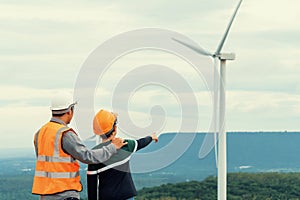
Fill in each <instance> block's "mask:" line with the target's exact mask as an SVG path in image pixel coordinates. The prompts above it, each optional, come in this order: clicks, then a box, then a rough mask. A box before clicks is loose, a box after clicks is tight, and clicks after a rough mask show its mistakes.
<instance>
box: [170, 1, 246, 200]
mask: <svg viewBox="0 0 300 200" xmlns="http://www.w3.org/2000/svg"><path fill="white" fill-rule="evenodd" d="M241 3H242V0H240V1H239V3H238V5H237V7H236V9H235V11H234V13H233V16H232V17H231V19H230V22H229V24H228V26H227V28H226V31H225V34H224V35H223V37H222V39H221V41H220V43H219V45H218V47H217V50H216V52H215V53H210V52H208V51H206V50H205V49H203V48H201V47H199V46H194V45H191V44H188V43H186V42H184V41H180V40H178V39H176V38H173V40H175V41H176V42H178V43H180V44H182V45H184V46H186V47H188V48H190V49H192V50H194V51H196V52H197V53H199V54H201V55H204V56H211V57H212V58H214V62H215V65H217V63H218V60H219V61H220V85H219V87H220V88H219V90H216V89H215V90H214V92H215V95H214V112H215V113H214V116H215V120H216V122H215V123H214V126H216V124H217V120H219V121H218V125H219V134H218V138H219V141H218V148H217V144H216V132H215V137H214V139H215V153H216V152H217V149H218V150H219V151H218V156H217V154H216V160H217V167H218V200H226V199H227V152H226V151H227V144H226V143H227V142H226V130H225V105H226V104H225V100H226V95H225V83H226V61H227V60H234V59H235V54H234V53H221V51H222V48H223V46H224V43H225V40H226V38H227V36H228V33H229V30H230V28H231V25H232V23H233V20H234V18H235V16H236V14H237V12H238V9H239V8H240V5H241ZM215 71H216V69H215ZM215 77H216V76H215ZM218 103H219V113H217V104H218ZM217 114H218V117H216V116H217ZM214 129H215V131H216V127H215V128H214ZM205 139H207V137H206V138H205ZM205 142H206V140H205V141H204V142H203V144H204V145H205ZM204 151H205V150H204ZM208 153H209V152H203V145H202V146H201V149H200V157H204V156H205V155H207V154H208Z"/></svg>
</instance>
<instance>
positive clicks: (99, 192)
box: [87, 110, 158, 200]
mask: <svg viewBox="0 0 300 200" xmlns="http://www.w3.org/2000/svg"><path fill="white" fill-rule="evenodd" d="M116 124H117V116H116V114H114V113H111V112H108V111H106V110H100V111H99V112H98V113H97V114H96V116H95V118H94V122H93V128H94V133H95V134H97V135H100V136H101V138H102V143H101V144H99V145H97V146H96V147H94V148H93V149H99V148H104V147H107V146H108V145H110V144H111V142H112V141H113V140H114V138H115V137H116V134H117V126H116ZM153 140H154V141H155V142H157V141H158V138H157V136H156V135H155V134H152V136H148V137H145V138H141V139H139V140H125V141H126V142H127V145H125V146H123V147H122V148H121V149H120V150H118V152H117V153H116V154H114V155H113V156H112V157H111V158H110V159H109V160H107V161H106V162H102V163H99V164H89V165H88V172H87V185H88V186H87V187H88V198H89V200H125V199H128V200H129V199H133V198H134V196H136V189H135V186H134V183H133V180H132V177H131V173H130V167H129V160H130V156H131V155H132V153H134V152H135V151H138V150H139V149H141V148H144V147H146V146H147V145H148V144H150V143H151V141H153Z"/></svg>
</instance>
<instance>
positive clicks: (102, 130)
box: [93, 110, 117, 135]
mask: <svg viewBox="0 0 300 200" xmlns="http://www.w3.org/2000/svg"><path fill="white" fill-rule="evenodd" d="M116 122H117V114H115V113H112V112H109V111H106V110H100V111H99V112H98V113H97V114H96V115H95V117H94V121H93V130H94V133H95V134H97V135H105V134H108V133H110V132H112V131H113V130H114V126H115V124H116Z"/></svg>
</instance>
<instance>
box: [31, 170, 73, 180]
mask: <svg viewBox="0 0 300 200" xmlns="http://www.w3.org/2000/svg"><path fill="white" fill-rule="evenodd" d="M35 176H37V177H45V178H76V177H77V176H79V172H43V171H36V172H35Z"/></svg>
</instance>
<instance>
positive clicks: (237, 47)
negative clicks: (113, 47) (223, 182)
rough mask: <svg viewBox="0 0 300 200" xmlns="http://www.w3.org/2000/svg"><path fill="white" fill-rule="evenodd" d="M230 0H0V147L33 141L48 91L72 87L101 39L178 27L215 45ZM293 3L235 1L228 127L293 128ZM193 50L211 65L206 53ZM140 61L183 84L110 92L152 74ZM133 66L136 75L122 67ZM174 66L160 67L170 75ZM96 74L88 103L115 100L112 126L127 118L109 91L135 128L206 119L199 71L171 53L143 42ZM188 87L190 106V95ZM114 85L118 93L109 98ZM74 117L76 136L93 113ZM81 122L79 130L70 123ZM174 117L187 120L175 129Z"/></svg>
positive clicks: (297, 82)
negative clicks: (148, 47)
mask: <svg viewBox="0 0 300 200" xmlns="http://www.w3.org/2000/svg"><path fill="white" fill-rule="evenodd" d="M237 3H238V2H237V0H226V1H224V0H223V1H221V0H199V1H191V0H186V1H178V0H174V1H158V0H154V1H138V0H132V1H103V0H99V1H95V0H90V1H83V0H78V1H70V0H61V1H52V0H51V1H50V0H45V1H37V0H28V1H17V0H9V1H8V0H0V10H1V12H0V27H1V28H0V44H1V45H0V88H1V93H0V121H1V128H0V134H1V140H0V147H1V148H16V147H32V140H33V134H34V133H35V132H36V131H37V130H38V129H39V128H40V127H41V126H42V125H43V124H44V123H46V122H47V121H48V120H49V118H50V110H49V107H50V98H51V96H52V95H53V93H54V92H56V91H61V90H67V91H74V90H76V83H77V81H78V79H79V77H80V76H81V73H82V71H81V70H82V67H83V65H84V63H85V62H86V60H88V59H89V56H90V55H91V54H92V52H93V51H94V50H95V49H96V48H97V47H99V46H101V44H103V43H105V42H106V41H111V39H113V38H115V37H116V36H119V35H123V34H124V33H126V32H130V31H133V30H137V29H145V28H157V29H160V30H171V31H175V32H176V33H180V34H181V35H184V36H186V37H188V38H190V39H191V40H192V41H194V42H196V43H197V44H198V45H200V46H201V47H202V48H204V49H206V50H208V51H211V52H214V51H215V50H216V48H217V45H218V43H219V41H220V39H221V37H222V35H223V33H224V31H225V28H226V26H227V24H228V21H229V19H230V17H231V15H232V13H233V10H234V9H235V7H236V5H237ZM299 7H300V2H299V1H298V0H289V1H282V0H278V1H273V0H272V1H271V0H251V1H250V0H244V1H243V3H242V5H241V8H240V10H239V12H238V15H237V17H236V19H235V21H234V24H233V26H232V28H231V30H230V33H229V36H228V38H227V40H226V43H225V45H224V48H223V52H228V53H231V52H234V53H235V54H236V59H235V60H234V61H228V62H227V68H226V89H227V93H226V129H227V130H228V131H286V130H287V131H299V130H300V123H299V121H300V117H299V116H300V79H299V73H300V68H299V66H300V61H299V56H300V50H299V47H300V39H299V35H300V21H299V20H298V19H299V18H300V14H299ZM137 40H138V39H137ZM149 40H150V39H149ZM133 41H135V40H134V39H133V40H132V41H130V42H133ZM126 45H128V44H126V43H125V46H126ZM104 57H105V56H103V57H102V56H100V57H99V59H103V58H104ZM199 59H200V60H201V62H203V63H210V64H207V65H212V66H213V64H212V63H213V61H212V60H211V59H210V58H203V57H201V58H199ZM144 65H152V66H153V65H161V66H162V65H163V66H167V68H159V69H166V70H167V71H166V72H167V74H166V75H164V76H165V77H166V80H168V78H167V77H168V73H169V72H170V73H171V69H172V70H174V72H175V74H180V75H181V76H180V77H181V78H182V79H183V80H185V81H186V82H187V83H188V84H187V85H188V86H189V88H191V89H192V92H191V91H189V90H187V91H183V89H182V88H183V87H182V88H181V86H182V85H179V84H176V83H177V82H176V81H174V83H173V85H172V84H170V85H164V84H162V83H159V84H157V83H154V84H144V85H143V84H140V85H136V86H135V87H133V88H134V90H133V91H131V93H130V95H129V96H128V95H127V96H126V95H124V96H122V95H121V94H120V93H117V91H118V89H124V88H125V89H126V87H127V85H126V84H125V85H122V87H121V88H120V87H119V86H118V84H119V83H121V80H123V79H126V78H127V79H129V80H140V81H142V80H143V79H144V78H146V77H148V78H149V77H150V79H151V78H154V77H156V75H161V74H155V73H156V72H155V71H151V70H150V71H147V72H146V71H145V72H143V71H142V72H140V71H138V70H137V71H135V69H139V68H138V67H139V66H144ZM208 67H210V66H208ZM145 69H146V68H145ZM151 69H152V68H151ZM132 72H134V73H133V75H135V76H133V77H130V75H131V73H132ZM90 73H93V72H90ZM137 73H140V74H137ZM147 73H149V74H150V75H148V74H147ZM162 74H163V73H162ZM175 74H174V76H171V75H169V77H171V78H170V80H169V81H170V82H169V83H172V80H173V79H172V78H174V77H177V76H176V75H175ZM96 75H97V77H98V79H97V86H96V88H95V90H94V94H93V96H94V97H95V98H94V105H91V107H92V109H93V112H94V113H95V112H97V111H98V110H99V109H100V108H105V109H108V110H114V111H115V110H117V111H118V112H120V113H119V114H120V115H119V121H120V129H121V130H122V126H124V127H126V124H127V122H128V119H125V116H123V117H122V115H121V113H122V109H120V108H119V107H118V106H115V105H116V104H114V103H113V102H114V101H117V102H122V103H123V104H122V105H123V106H124V105H125V107H126V106H127V107H126V108H127V110H126V111H127V112H128V113H129V115H128V116H129V118H130V119H129V120H131V122H132V124H133V125H134V126H135V127H136V128H137V127H138V128H139V129H137V130H140V131H143V128H145V132H147V134H148V131H150V129H155V128H156V129H157V130H158V131H159V132H160V133H162V132H170V131H175V132H177V131H179V130H180V131H191V130H195V129H197V130H196V131H203V132H205V131H207V130H208V129H209V127H210V123H211V120H212V110H213V109H212V107H213V103H212V99H211V96H210V94H211V93H210V91H209V90H208V89H207V86H206V84H205V82H204V81H203V77H202V78H201V76H199V74H196V73H195V70H194V69H193V68H192V67H191V65H189V64H188V63H187V62H185V61H184V60H183V59H182V58H180V57H178V56H176V55H174V54H170V53H168V52H165V51H159V50H146V49H145V50H141V51H137V52H132V53H130V54H127V55H122V56H120V57H119V58H118V59H117V60H115V61H114V62H112V63H111V65H110V67H109V68H107V69H106V71H105V74H102V76H100V74H96ZM143 77H144V78H143ZM158 77H159V76H158ZM130 78H132V79H130ZM178 79H179V78H178ZM180 80H181V79H180ZM87 81H89V80H87ZM119 85H120V84H119ZM128 87H129V86H128ZM178 88H179V89H178ZM174 91H175V92H174ZM176 91H177V92H176ZM189 92H190V93H189ZM191 93H192V94H193V95H195V99H196V102H197V104H196V106H195V101H194V102H192V101H191V100H190V95H191ZM127 94H128V93H127ZM114 95H115V96H116V97H117V98H118V99H117V100H113V98H114ZM183 99H184V101H183ZM79 105H80V101H79V102H78V108H76V109H77V110H75V115H76V112H77V114H78V113H81V111H82V110H80V109H81V107H80V106H79ZM193 110H197V113H198V114H199V115H198V118H197V119H196V121H197V122H199V123H197V125H196V126H197V127H196V128H195V127H193V129H191V130H189V128H188V127H189V126H190V123H193V122H190V121H193V120H194V116H193V115H191V116H184V117H183V115H182V113H184V112H185V111H187V112H189V111H191V112H192V111H193ZM128 116H127V117H128ZM162 116H163V117H162ZM80 119H81V118H80V117H79V118H77V120H73V121H72V123H71V126H72V127H74V129H76V130H78V133H79V135H80V136H81V137H82V138H86V137H88V136H92V135H93V134H92V131H91V119H92V116H88V117H87V118H86V119H88V120H83V121H84V122H82V121H80ZM122 119H123V123H122ZM189 120H190V121H189ZM124 122H126V123H124ZM82 123H84V124H85V125H84V127H86V128H84V130H82V128H80V127H79V126H81V125H80V124H82ZM89 123H90V124H89ZM156 123H157V124H156ZM181 123H185V124H184V127H185V128H186V129H185V128H184V129H181V127H182V124H181ZM78 124H79V125H78ZM193 126H194V125H193ZM123 129H124V128H123ZM148 129H149V130H148ZM124 130H125V129H124ZM154 131H155V130H154ZM124 132H125V133H126V131H124ZM121 134H122V133H121ZM142 134H146V133H142Z"/></svg>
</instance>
